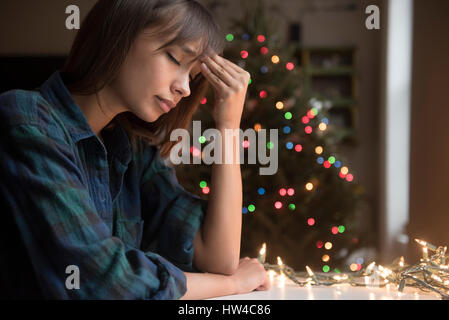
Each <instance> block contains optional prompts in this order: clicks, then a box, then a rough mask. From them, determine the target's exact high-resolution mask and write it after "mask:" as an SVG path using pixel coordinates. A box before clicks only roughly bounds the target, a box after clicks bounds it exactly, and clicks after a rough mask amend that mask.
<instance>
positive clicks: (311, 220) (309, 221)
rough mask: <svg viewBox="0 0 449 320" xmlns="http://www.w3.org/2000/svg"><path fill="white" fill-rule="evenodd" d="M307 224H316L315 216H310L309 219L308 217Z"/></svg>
mask: <svg viewBox="0 0 449 320" xmlns="http://www.w3.org/2000/svg"><path fill="white" fill-rule="evenodd" d="M307 224H308V225H309V226H313V225H314V224H315V219H314V218H309V219H307Z"/></svg>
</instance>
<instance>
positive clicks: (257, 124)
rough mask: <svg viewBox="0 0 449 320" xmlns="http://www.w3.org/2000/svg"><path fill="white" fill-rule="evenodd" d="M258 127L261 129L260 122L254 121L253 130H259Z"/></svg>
mask: <svg viewBox="0 0 449 320" xmlns="http://www.w3.org/2000/svg"><path fill="white" fill-rule="evenodd" d="M260 129H262V126H261V125H260V123H256V124H255V125H254V130H255V131H259V130H260Z"/></svg>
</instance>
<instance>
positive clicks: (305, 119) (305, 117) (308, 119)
mask: <svg viewBox="0 0 449 320" xmlns="http://www.w3.org/2000/svg"><path fill="white" fill-rule="evenodd" d="M301 121H302V123H304V124H306V123H309V121H310V118H309V117H307V116H304V117H302V118H301Z"/></svg>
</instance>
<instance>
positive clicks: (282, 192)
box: [279, 188, 287, 196]
mask: <svg viewBox="0 0 449 320" xmlns="http://www.w3.org/2000/svg"><path fill="white" fill-rule="evenodd" d="M279 194H280V195H281V196H285V195H286V194H287V190H285V188H281V189H279Z"/></svg>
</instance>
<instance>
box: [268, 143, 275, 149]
mask: <svg viewBox="0 0 449 320" xmlns="http://www.w3.org/2000/svg"><path fill="white" fill-rule="evenodd" d="M273 147H274V143H273V142H271V141H269V142H268V143H267V148H268V149H273Z"/></svg>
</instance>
